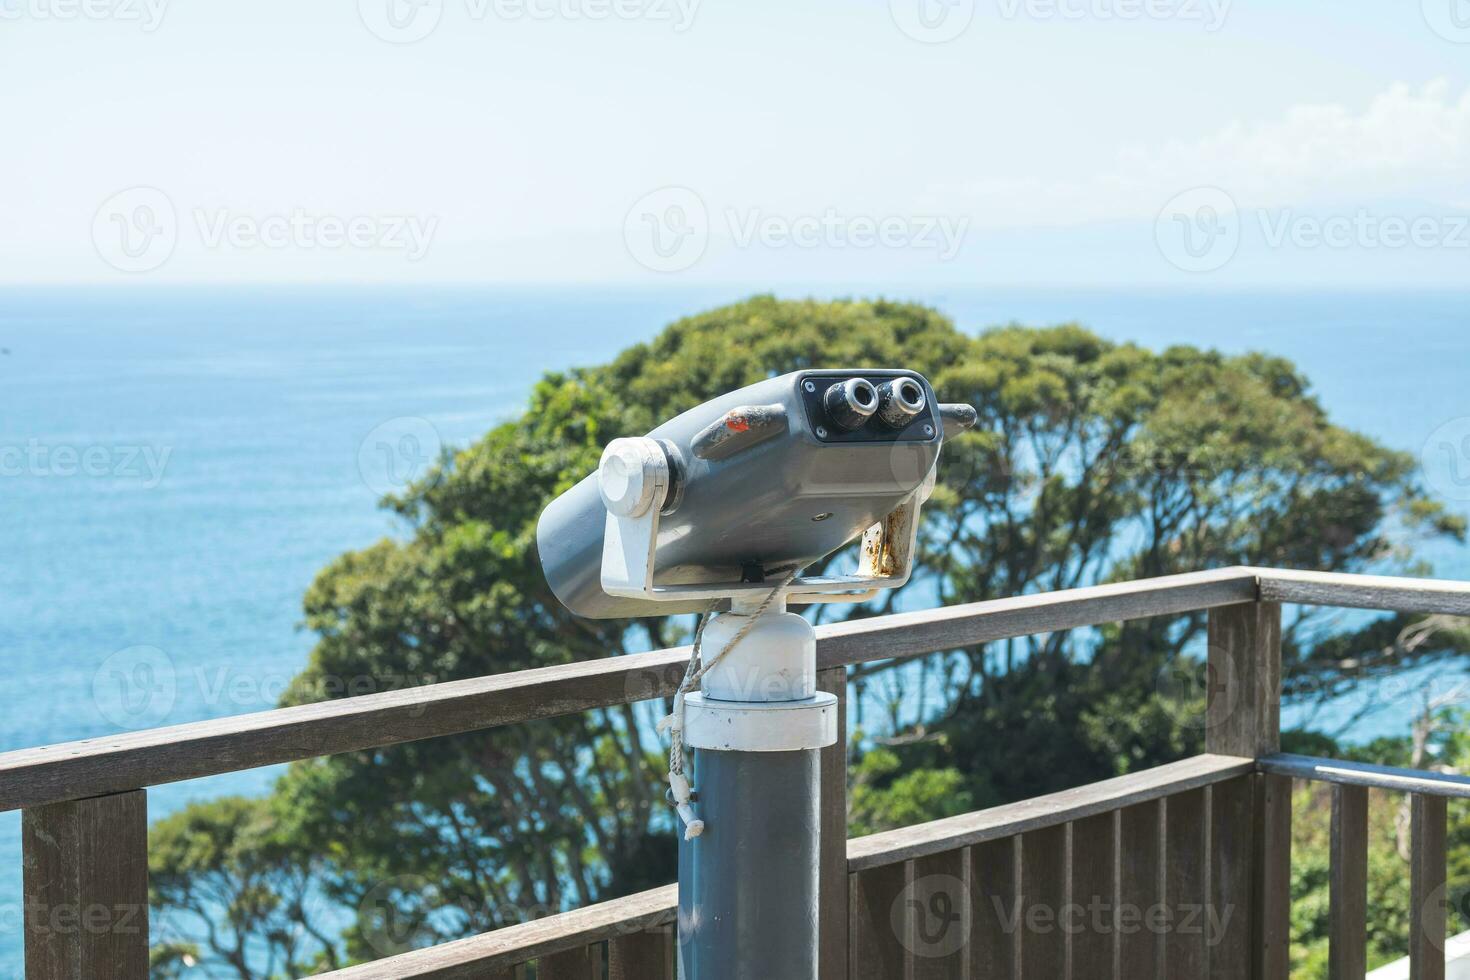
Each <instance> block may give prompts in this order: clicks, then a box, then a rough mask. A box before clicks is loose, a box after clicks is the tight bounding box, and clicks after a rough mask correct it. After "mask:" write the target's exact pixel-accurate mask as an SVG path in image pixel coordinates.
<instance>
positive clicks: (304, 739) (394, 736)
mask: <svg viewBox="0 0 1470 980" xmlns="http://www.w3.org/2000/svg"><path fill="white" fill-rule="evenodd" d="M1257 599H1260V600H1263V601H1274V602H1293V603H1303V604H1313V605H1332V606H1347V607H1353V608H1373V609H1383V610H1390V611H1396V612H1418V613H1441V614H1447V615H1466V616H1470V583H1463V582H1443V581H1437V580H1432V579H1398V578H1385V577H1381V576H1359V575H1339V574H1335V573H1328V572H1296V571H1283V570H1278V569H1255V568H1246V567H1235V568H1225V569H1219V570H1216V571H1209V572H1196V573H1191V574H1186V575H1169V576H1163V577H1160V578H1154V579H1143V580H1139V581H1133V582H1122V583H1116V584H1111V585H1100V586H1093V587H1091V588H1085V589H1069V590H1066V591H1062V592H1048V593H1039V594H1032V595H1022V596H1014V597H1011V598H1006V599H993V600H989V601H986V602H973V603H968V604H966V605H961V606H949V607H945V608H941V609H929V610H922V611H918V612H908V613H899V614H896V615H891V616H880V617H873V618H870V619H859V620H852V621H849V622H845V623H835V624H832V625H828V626H824V627H821V628H820V629H819V630H818V631H817V636H818V639H817V656H818V662H819V666H820V667H822V668H832V667H842V666H846V665H849V664H857V663H866V662H872V661H879V660H887V659H892V658H901V657H911V656H915V655H919V654H925V653H931V652H934V651H936V650H947V649H956V648H959V647H964V646H972V645H975V644H979V643H990V642H995V641H997V640H1003V639H1010V638H1013V637H1019V636H1028V635H1031V634H1035V633H1046V632H1055V631H1059V630H1067V629H1076V628H1080V627H1086V626H1096V625H1100V624H1103V623H1111V622H1119V621H1123V620H1130V619H1146V618H1149V617H1153V616H1172V615H1180V614H1183V613H1189V612H1198V611H1202V610H1206V609H1214V608H1219V607H1221V606H1228V605H1235V604H1239V603H1246V602H1253V601H1256V600H1257ZM688 657H689V651H688V648H687V647H676V648H672V649H668V650H659V651H655V652H652V653H643V654H635V655H632V656H627V657H614V658H609V659H606V660H592V661H583V662H580V663H575V664H566V665H563V666H557V667H543V668H539V669H537V670H527V671H518V672H516V673H511V674H499V675H495V676H491V677H480V678H472V679H469V680H462V681H450V682H447V683H442V684H429V685H424V686H422V687H415V688H408V689H404V690H397V691H388V692H384V693H381V694H369V695H363V696H361V697H352V698H338V699H336V700H331V701H323V702H318V703H315V704H309V705H301V706H298V707H292V708H277V709H274V710H270V711H261V712H254V713H250V714H242V715H233V716H230V717H225V718H215V719H211V720H208V721H200V722H191V723H189V724H185V725H175V726H171V727H168V728H155V729H149V730H146V731H140V732H126V733H121V734H118V735H112V736H107V737H103V738H93V739H83V740H81V741H76V742H65V743H61V744H57V745H49V746H38V747H35V748H27V749H18V750H15V751H12V752H6V753H3V754H0V812H3V811H6V810H15V809H21V808H27V807H36V806H44V805H47V804H51V803H58V802H64V801H67V800H77V799H85V798H88V797H92V796H102V795H106V794H110V793H121V792H126V791H128V790H132V789H139V788H143V787H146V786H157V785H161V784H164V783H172V782H178V781H180V780H184V779H197V778H200V777H203V776H215V775H219V774H222V773H227V772H238V771H240V770H243V769H255V768H259V767H261V766H270V765H276V764H279V763H283V762H295V761H298V760H301V759H310V758H315V757H317V756H323V755H335V754H337V753H341V752H353V751H360V750H363V749H372V748H383V747H386V746H390V745H397V744H400V743H403V742H412V741H417V740H420V739H426V738H436V737H440V736H444V735H458V734H463V733H465V732H470V731H478V730H483V729H487V728H495V727H498V726H502V725H512V724H517V723H520V722H525V721H534V720H537V719H541V718H551V717H555V716H558V715H565V714H574V713H577V712H581V711H587V710H590V709H593V708H600V707H609V706H613V705H619V704H626V703H628V702H630V701H638V700H646V699H648V698H655V697H667V696H669V695H671V694H672V693H673V691H674V689H675V687H676V686H677V683H678V679H679V677H680V676H681V675H682V673H683V665H684V664H685V663H686V662H687V661H688Z"/></svg>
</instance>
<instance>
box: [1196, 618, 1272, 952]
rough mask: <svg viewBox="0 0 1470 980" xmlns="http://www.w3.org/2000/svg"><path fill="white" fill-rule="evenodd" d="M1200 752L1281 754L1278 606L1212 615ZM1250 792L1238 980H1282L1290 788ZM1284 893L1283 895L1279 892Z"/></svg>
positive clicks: (1247, 755) (1260, 787)
mask: <svg viewBox="0 0 1470 980" xmlns="http://www.w3.org/2000/svg"><path fill="white" fill-rule="evenodd" d="M1206 678H1207V681H1206V684H1207V689H1206V703H1207V710H1206V715H1205V722H1206V730H1205V748H1206V751H1209V752H1214V753H1218V754H1221V755H1239V756H1246V757H1249V758H1259V757H1261V756H1263V755H1270V754H1271V753H1273V752H1278V751H1280V749H1281V605H1280V604H1279V603H1275V602H1256V603H1250V604H1245V605H1239V606H1225V607H1223V608H1220V609H1212V610H1210V613H1209V662H1208V665H1207V673H1206ZM1257 789H1258V790H1259V791H1258V792H1254V793H1252V801H1251V807H1252V817H1251V821H1250V828H1249V829H1250V834H1249V837H1250V850H1249V852H1248V854H1247V855H1246V856H1245V859H1246V860H1247V861H1248V865H1249V868H1250V902H1249V903H1248V905H1247V906H1245V907H1243V908H1242V910H1241V911H1243V912H1245V913H1246V914H1248V915H1249V936H1248V937H1246V938H1245V939H1244V940H1243V942H1245V943H1246V944H1247V945H1248V947H1249V949H1250V950H1251V956H1250V960H1251V962H1250V966H1249V970H1248V972H1247V973H1245V974H1242V975H1243V976H1250V977H1253V978H1254V980H1286V977H1287V973H1288V969H1289V964H1288V955H1287V953H1288V950H1287V941H1288V936H1289V934H1290V928H1291V923H1290V917H1291V909H1290V896H1289V894H1288V892H1289V889H1290V884H1291V817H1290V805H1291V804H1290V789H1289V786H1288V787H1287V790H1286V791H1285V793H1284V795H1283V791H1282V789H1281V785H1280V784H1279V783H1278V784H1272V785H1269V786H1261V785H1260V784H1258V785H1257ZM1284 890H1285V891H1284Z"/></svg>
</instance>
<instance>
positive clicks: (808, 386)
mask: <svg viewBox="0 0 1470 980" xmlns="http://www.w3.org/2000/svg"><path fill="white" fill-rule="evenodd" d="M802 387H803V388H805V389H806V390H807V391H816V390H817V383H816V382H815V381H808V382H807V383H806V384H804V385H802Z"/></svg>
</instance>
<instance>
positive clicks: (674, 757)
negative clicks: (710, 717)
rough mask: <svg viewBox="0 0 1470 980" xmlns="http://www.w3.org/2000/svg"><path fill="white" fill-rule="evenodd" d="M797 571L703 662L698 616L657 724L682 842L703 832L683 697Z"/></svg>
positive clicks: (702, 621) (702, 620) (703, 616)
mask: <svg viewBox="0 0 1470 980" xmlns="http://www.w3.org/2000/svg"><path fill="white" fill-rule="evenodd" d="M799 571H801V569H799V568H793V569H792V570H791V571H790V572H789V573H787V575H786V577H785V578H783V579H782V580H781V583H780V584H779V585H777V586H776V587H775V588H774V589H772V590H771V592H770V594H769V595H767V596H766V597H765V598H764V599H762V600H761V604H760V605H759V606H757V607H756V608H755V612H753V613H751V614H750V615H749V616H747V617H746V619H745V622H744V624H742V625H741V627H740V629H739V630H737V631H736V632H735V635H734V636H732V637H730V642H729V643H727V644H725V648H724V649H723V650H721V651H720V652H719V653H717V654H715V655H714V656H713V657H711V658H710V659H709V660H708V661H707V662H704V661H703V656H702V653H701V649H702V647H703V645H704V630H705V627H706V626H708V625H709V621H710V614H709V613H707V612H705V613H700V615H699V625H698V626H696V627H695V629H694V647H693V649H692V650H690V653H689V666H688V667H686V668H685V669H684V679H683V680H682V681H680V682H679V689H678V690H677V691H676V692H674V710H673V713H671V714H670V715H668V716H667V717H665V718H664V719H663V720H662V721H660V722H659V723H658V730H659V731H661V732H662V731H665V730H668V732H669V789H670V790H672V791H673V795H674V809H676V810H677V811H678V813H679V818H680V819H681V820H683V821H684V839H685V840H693V839H694V838H696V837H698V836H699V835H700V834H702V833H704V821H703V820H700V819H699V818H698V817H697V816H695V814H694V807H693V805H692V803H691V793H690V786H689V777H688V776H687V775H686V774H685V772H684V763H685V761H686V760H685V757H684V696H685V695H686V694H688V693H689V692H690V691H692V690H694V688H695V687H696V686H697V685H698V684H699V682H700V681H702V680H704V675H705V674H708V673H709V672H710V671H711V670H712V669H714V667H715V665H716V664H718V663H719V662H720V661H721V660H723V659H724V658H725V655H726V654H728V653H729V652H730V651H731V650H733V649H735V647H736V646H737V645H738V644H739V643H740V641H741V640H743V639H745V637H746V636H747V635H748V634H749V633H750V631H751V630H752V629H754V628H755V624H756V621H757V620H759V619H760V618H761V616H763V615H765V613H766V610H768V609H770V608H771V604H772V603H774V602H775V601H776V599H777V598H778V597H779V596H780V595H781V593H782V592H784V591H786V588H787V587H788V586H790V585H791V583H792V582H794V581H795V580H796V575H797V573H798V572H799Z"/></svg>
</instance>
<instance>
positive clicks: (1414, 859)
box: [1409, 793, 1447, 980]
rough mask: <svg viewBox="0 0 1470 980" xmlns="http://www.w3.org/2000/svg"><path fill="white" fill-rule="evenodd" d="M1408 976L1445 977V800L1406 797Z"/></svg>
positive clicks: (1432, 979) (1413, 979)
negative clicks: (1408, 814) (1407, 801)
mask: <svg viewBox="0 0 1470 980" xmlns="http://www.w3.org/2000/svg"><path fill="white" fill-rule="evenodd" d="M1409 808H1410V809H1409V812H1410V817H1411V819H1410V831H1409V833H1410V839H1411V845H1410V866H1409V903H1410V910H1409V977H1410V980H1444V976H1445V958H1444V944H1445V913H1446V910H1445V894H1444V887H1445V877H1446V875H1445V815H1446V812H1447V808H1446V804H1445V798H1444V797H1442V796H1425V795H1423V794H1421V793H1415V794H1414V795H1413V796H1411V797H1410V798H1409Z"/></svg>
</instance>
